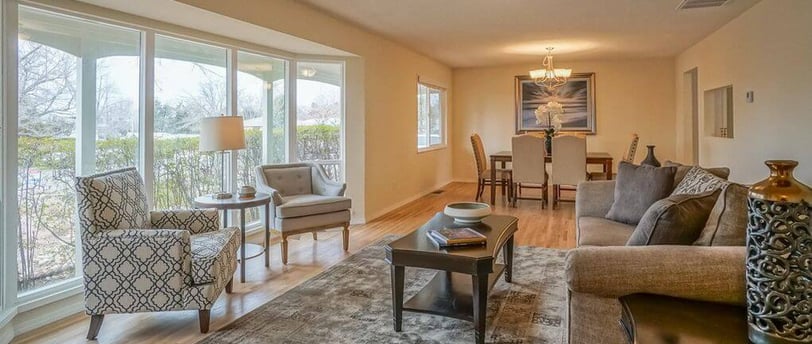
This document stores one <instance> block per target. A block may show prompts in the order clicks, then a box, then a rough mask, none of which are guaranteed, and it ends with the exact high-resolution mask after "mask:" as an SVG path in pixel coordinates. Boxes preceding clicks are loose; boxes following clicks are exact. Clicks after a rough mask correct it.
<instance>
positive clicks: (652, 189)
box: [606, 162, 677, 225]
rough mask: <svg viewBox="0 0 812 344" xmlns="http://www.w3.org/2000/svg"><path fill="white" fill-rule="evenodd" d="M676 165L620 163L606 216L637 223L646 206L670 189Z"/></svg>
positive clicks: (646, 208)
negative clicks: (613, 198)
mask: <svg viewBox="0 0 812 344" xmlns="http://www.w3.org/2000/svg"><path fill="white" fill-rule="evenodd" d="M676 169H677V168H676V167H653V166H648V165H641V166H638V165H634V164H630V163H628V162H621V163H620V166H619V167H618V171H617V181H616V182H615V200H614V203H612V206H611V208H609V212H608V213H607V214H606V218H607V219H610V220H612V221H617V222H622V223H627V224H631V225H634V224H637V223H638V222H640V218H641V217H643V214H644V213H645V212H646V210H648V208H649V207H650V206H651V205H652V204H654V202H657V201H659V200H661V199H663V198H665V197H668V194H669V193H670V192H671V187H672V186H673V185H672V183H673V182H674V172H676Z"/></svg>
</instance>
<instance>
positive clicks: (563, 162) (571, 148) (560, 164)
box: [550, 135, 587, 208]
mask: <svg viewBox="0 0 812 344" xmlns="http://www.w3.org/2000/svg"><path fill="white" fill-rule="evenodd" d="M586 176H587V174H586V138H584V137H579V136H571V135H559V136H556V137H553V168H552V176H551V177H550V179H551V181H550V182H551V183H552V184H553V208H555V207H556V206H557V205H558V202H560V201H561V187H562V185H564V186H569V188H568V189H574V188H575V186H577V185H578V183H580V182H582V181H585V180H586Z"/></svg>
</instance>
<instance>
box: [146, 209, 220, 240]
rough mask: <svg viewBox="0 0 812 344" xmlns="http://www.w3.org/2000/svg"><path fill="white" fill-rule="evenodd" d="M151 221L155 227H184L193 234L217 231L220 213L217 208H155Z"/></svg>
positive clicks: (150, 214) (151, 214) (183, 228)
mask: <svg viewBox="0 0 812 344" xmlns="http://www.w3.org/2000/svg"><path fill="white" fill-rule="evenodd" d="M149 222H150V226H151V228H154V229H182V230H187V231H189V232H191V233H192V234H200V233H206V232H211V231H216V230H218V229H219V228H220V215H219V214H218V213H217V210H215V209H191V210H153V211H150V212H149Z"/></svg>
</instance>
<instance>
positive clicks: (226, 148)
mask: <svg viewBox="0 0 812 344" xmlns="http://www.w3.org/2000/svg"><path fill="white" fill-rule="evenodd" d="M244 148H245V129H244V128H243V120H242V117H241V116H222V115H221V116H217V117H204V118H203V120H202V121H201V122H200V146H199V150H200V151H201V152H219V153H220V163H221V171H222V172H221V173H220V191H219V192H216V193H214V194H213V195H212V198H214V199H227V198H231V193H230V192H227V191H226V190H227V188H226V185H225V183H226V181H225V173H224V172H225V166H226V153H231V151H233V150H237V149H244Z"/></svg>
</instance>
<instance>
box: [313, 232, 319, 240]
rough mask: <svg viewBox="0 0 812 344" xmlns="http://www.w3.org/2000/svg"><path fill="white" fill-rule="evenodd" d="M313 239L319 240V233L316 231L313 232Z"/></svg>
mask: <svg viewBox="0 0 812 344" xmlns="http://www.w3.org/2000/svg"><path fill="white" fill-rule="evenodd" d="M312 234H313V240H319V235H318V234H316V232H313V233H312Z"/></svg>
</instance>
